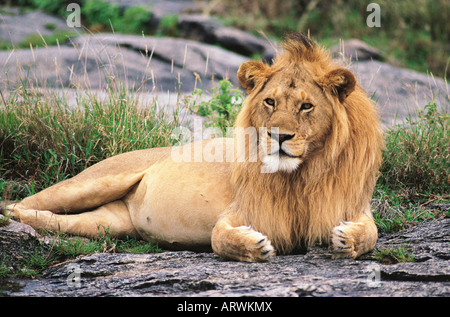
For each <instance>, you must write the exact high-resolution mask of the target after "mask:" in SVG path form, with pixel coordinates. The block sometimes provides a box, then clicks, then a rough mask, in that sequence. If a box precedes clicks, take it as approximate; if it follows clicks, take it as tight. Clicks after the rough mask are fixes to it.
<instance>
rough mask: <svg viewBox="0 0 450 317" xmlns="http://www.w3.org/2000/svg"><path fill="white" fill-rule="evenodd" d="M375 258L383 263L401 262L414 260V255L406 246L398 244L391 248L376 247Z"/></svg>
mask: <svg viewBox="0 0 450 317" xmlns="http://www.w3.org/2000/svg"><path fill="white" fill-rule="evenodd" d="M374 256H375V260H377V261H378V262H381V263H383V264H395V263H401V262H414V261H415V258H414V255H412V254H410V253H409V252H408V250H407V248H406V247H404V246H398V247H393V248H391V249H387V248H383V249H375V250H374Z"/></svg>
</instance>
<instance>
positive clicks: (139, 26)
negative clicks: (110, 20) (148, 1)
mask: <svg viewBox="0 0 450 317" xmlns="http://www.w3.org/2000/svg"><path fill="white" fill-rule="evenodd" d="M151 15H152V14H151V12H150V11H149V10H148V9H147V8H146V7H143V6H135V7H128V8H127V9H126V10H125V12H124V13H123V16H122V17H121V19H120V23H119V24H120V27H119V28H118V29H117V30H116V31H118V32H123V33H142V32H144V33H146V32H147V31H148V22H149V21H150V18H151Z"/></svg>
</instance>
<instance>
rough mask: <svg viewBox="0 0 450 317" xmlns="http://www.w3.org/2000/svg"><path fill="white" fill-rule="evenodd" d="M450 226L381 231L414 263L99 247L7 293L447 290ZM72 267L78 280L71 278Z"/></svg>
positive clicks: (315, 253) (386, 244)
mask: <svg viewBox="0 0 450 317" xmlns="http://www.w3.org/2000/svg"><path fill="white" fill-rule="evenodd" d="M449 227H450V219H449V218H444V219H441V220H438V221H435V222H429V223H422V224H420V225H418V226H416V227H414V228H411V229H408V230H405V231H402V232H399V233H396V234H390V235H386V236H384V237H382V238H380V240H379V241H378V244H377V248H391V247H393V246H395V245H399V244H401V245H402V246H404V247H406V248H407V249H408V250H409V252H411V253H413V254H414V255H415V256H416V257H417V259H419V260H418V261H417V262H411V263H398V264H393V265H383V264H380V263H378V262H376V261H375V260H374V259H373V254H370V253H369V254H368V255H365V256H363V257H362V258H360V259H359V260H356V261H355V260H351V259H339V260H332V259H331V255H330V252H329V251H328V250H327V249H325V248H321V247H313V248H311V250H309V251H308V252H307V253H306V254H304V255H289V256H277V257H276V258H275V259H274V260H273V261H272V262H270V263H241V262H233V261H225V260H223V259H221V258H219V257H218V256H216V255H215V254H213V253H194V252H188V251H179V252H162V253H157V254H142V255H137V254H93V255H89V256H85V257H82V258H80V259H77V260H73V261H71V262H67V263H63V264H60V265H57V266H54V267H52V268H49V269H47V270H46V271H45V272H44V275H43V277H41V278H36V279H33V280H13V282H14V288H13V289H12V290H9V291H5V295H12V296H202V297H206V296H252V297H260V296H283V297H287V296H289V297H294V296H314V297H322V296H386V297H392V296H396V297H398V296H448V295H449V294H450V285H449V283H448V282H449V281H450V268H449V266H448V259H449V257H450V252H449V242H450V240H449V238H450V230H449ZM74 270H75V271H74ZM74 272H76V273H77V274H78V278H79V279H78V280H77V283H72V282H71V281H72V280H71V279H70V278H73V277H74V275H73V274H74ZM69 277H70V278H69ZM10 282H11V281H9V283H10Z"/></svg>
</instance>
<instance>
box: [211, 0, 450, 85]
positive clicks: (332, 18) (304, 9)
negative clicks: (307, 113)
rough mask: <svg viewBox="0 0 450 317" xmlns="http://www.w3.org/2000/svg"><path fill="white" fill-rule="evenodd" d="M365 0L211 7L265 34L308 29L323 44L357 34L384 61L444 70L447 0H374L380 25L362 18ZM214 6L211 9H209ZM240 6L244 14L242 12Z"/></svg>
mask: <svg viewBox="0 0 450 317" xmlns="http://www.w3.org/2000/svg"><path fill="white" fill-rule="evenodd" d="M369 3H370V1H361V0H349V1H343V0H339V1H323V0H322V1H321V0H274V1H265V0H243V1H240V2H239V6H236V3H235V1H232V0H223V1H221V4H220V6H217V8H216V9H215V12H216V14H217V16H219V17H220V18H221V19H222V20H223V21H224V23H226V24H228V25H232V26H236V27H239V28H241V29H244V30H247V31H251V32H255V31H257V30H262V31H264V33H266V35H268V36H269V37H274V38H280V37H281V36H283V34H284V33H285V32H286V31H300V32H304V33H310V34H311V36H312V37H313V38H314V39H316V40H317V41H319V42H322V43H323V44H324V45H326V46H331V45H334V44H337V43H339V39H344V40H346V39H351V38H357V39H361V40H363V41H364V42H366V43H368V44H369V45H372V46H374V47H376V48H378V49H380V50H381V51H383V52H384V54H385V55H387V58H388V60H389V61H390V62H392V63H395V64H400V65H402V66H404V67H408V68H412V69H415V70H418V71H421V72H427V71H430V72H432V73H433V74H434V75H435V76H439V77H448V75H449V74H450V67H449V61H450V59H449V52H450V38H449V36H450V24H449V23H448V12H450V2H449V1H447V0H435V1H427V0H403V1H390V0H379V1H376V3H377V4H379V5H380V9H381V27H373V28H370V27H368V26H367V24H366V19H367V16H368V15H369V14H370V12H367V5H368V4H369ZM213 12H214V9H213ZM242 12H245V14H242Z"/></svg>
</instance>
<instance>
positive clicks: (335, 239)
mask: <svg viewBox="0 0 450 317" xmlns="http://www.w3.org/2000/svg"><path fill="white" fill-rule="evenodd" d="M360 225H361V224H359V223H354V222H344V221H341V222H340V223H339V226H336V227H334V228H333V230H332V234H331V239H330V249H331V251H332V253H333V254H332V257H333V259H338V258H353V259H354V258H356V257H357V252H356V249H355V239H354V238H353V237H354V235H353V234H352V233H353V231H354V229H355V227H359V226H360Z"/></svg>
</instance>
